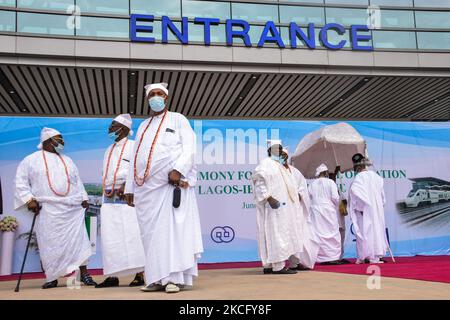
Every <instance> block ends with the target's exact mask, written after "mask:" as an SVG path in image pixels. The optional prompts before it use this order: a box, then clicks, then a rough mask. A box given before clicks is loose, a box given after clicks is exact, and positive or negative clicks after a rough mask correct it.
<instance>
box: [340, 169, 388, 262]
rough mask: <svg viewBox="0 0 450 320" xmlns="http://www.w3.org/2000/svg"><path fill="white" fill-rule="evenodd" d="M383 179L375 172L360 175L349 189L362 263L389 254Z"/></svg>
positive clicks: (351, 215)
mask: <svg viewBox="0 0 450 320" xmlns="http://www.w3.org/2000/svg"><path fill="white" fill-rule="evenodd" d="M384 204H385V195H384V188H383V179H382V178H381V177H380V176H379V175H378V174H376V173H375V172H373V171H362V172H360V173H358V174H357V175H356V177H355V180H354V181H353V183H352V185H351V186H350V190H349V199H348V206H349V214H350V218H351V219H352V222H353V229H354V232H355V236H356V253H357V256H358V259H359V260H364V259H369V260H376V259H378V258H380V257H382V256H384V255H385V254H386V251H387V250H388V242H387V238H386V231H385V229H386V227H385V220H384V208H383V206H384Z"/></svg>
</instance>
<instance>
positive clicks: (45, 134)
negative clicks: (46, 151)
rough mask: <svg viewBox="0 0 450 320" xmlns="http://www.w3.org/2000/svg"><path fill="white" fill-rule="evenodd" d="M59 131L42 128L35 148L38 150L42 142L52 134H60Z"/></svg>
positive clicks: (51, 136)
mask: <svg viewBox="0 0 450 320" xmlns="http://www.w3.org/2000/svg"><path fill="white" fill-rule="evenodd" d="M60 134H61V132H59V131H58V130H55V129H52V128H46V127H44V128H42V130H41V142H40V143H39V144H38V145H37V148H38V149H39V150H41V149H42V143H43V142H44V141H46V140H48V139H50V138H53V137H54V136H58V135H60Z"/></svg>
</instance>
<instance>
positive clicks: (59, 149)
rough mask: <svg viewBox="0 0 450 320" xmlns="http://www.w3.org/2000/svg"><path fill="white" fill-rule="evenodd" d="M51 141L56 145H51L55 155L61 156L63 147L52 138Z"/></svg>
mask: <svg viewBox="0 0 450 320" xmlns="http://www.w3.org/2000/svg"><path fill="white" fill-rule="evenodd" d="M52 141H53V142H55V143H56V146H55V145H53V147H54V148H55V151H56V153H58V154H61V153H63V151H64V145H63V144H61V143H59V142H58V141H56V140H55V139H53V138H52Z"/></svg>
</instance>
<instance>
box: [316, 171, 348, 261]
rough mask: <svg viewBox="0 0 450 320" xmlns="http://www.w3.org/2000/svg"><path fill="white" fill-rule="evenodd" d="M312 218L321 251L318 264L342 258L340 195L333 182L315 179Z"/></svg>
mask: <svg viewBox="0 0 450 320" xmlns="http://www.w3.org/2000/svg"><path fill="white" fill-rule="evenodd" d="M309 193H310V195H311V216H312V221H313V225H314V230H315V234H316V236H317V239H318V240H319V244H320V249H319V253H318V255H317V262H327V261H336V260H339V259H340V257H341V234H340V232H339V220H338V214H339V193H338V189H337V186H336V183H334V181H333V180H331V179H328V178H324V177H321V178H318V179H315V180H314V181H313V182H312V183H311V184H310V186H309Z"/></svg>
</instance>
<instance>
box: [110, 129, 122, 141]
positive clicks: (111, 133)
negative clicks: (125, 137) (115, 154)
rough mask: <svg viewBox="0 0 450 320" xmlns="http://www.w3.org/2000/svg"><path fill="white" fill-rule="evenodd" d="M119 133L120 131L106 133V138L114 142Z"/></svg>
mask: <svg viewBox="0 0 450 320" xmlns="http://www.w3.org/2000/svg"><path fill="white" fill-rule="evenodd" d="M119 131H120V129H119V130H117V131H113V132H110V133H108V137H109V138H110V139H111V140H113V141H116V139H117V138H118V137H119V133H118V132H119Z"/></svg>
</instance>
